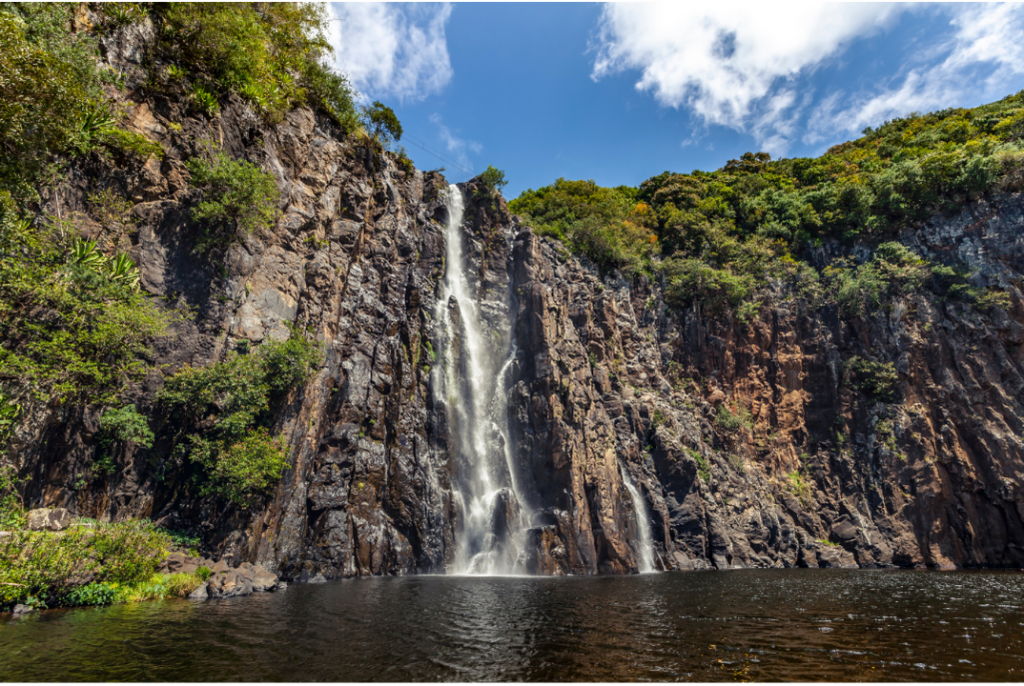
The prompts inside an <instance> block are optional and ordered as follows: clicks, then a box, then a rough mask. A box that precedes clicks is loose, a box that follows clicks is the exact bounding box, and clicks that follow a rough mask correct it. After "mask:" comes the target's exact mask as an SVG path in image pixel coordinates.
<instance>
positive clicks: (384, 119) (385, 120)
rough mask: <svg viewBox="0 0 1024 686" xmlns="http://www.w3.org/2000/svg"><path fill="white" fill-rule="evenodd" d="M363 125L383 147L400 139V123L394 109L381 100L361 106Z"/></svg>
mask: <svg viewBox="0 0 1024 686" xmlns="http://www.w3.org/2000/svg"><path fill="white" fill-rule="evenodd" d="M363 126H364V127H366V132H367V133H368V134H370V136H371V137H372V138H374V139H375V140H377V141H379V142H380V143H381V144H383V145H384V147H389V146H390V145H391V143H394V142H396V141H400V140H401V139H402V124H401V123H400V122H399V121H398V117H397V116H395V112H394V110H392V109H391V108H390V107H388V106H387V105H384V104H382V103H381V102H379V101H378V102H374V103H373V104H372V105H370V106H369V107H364V108H363Z"/></svg>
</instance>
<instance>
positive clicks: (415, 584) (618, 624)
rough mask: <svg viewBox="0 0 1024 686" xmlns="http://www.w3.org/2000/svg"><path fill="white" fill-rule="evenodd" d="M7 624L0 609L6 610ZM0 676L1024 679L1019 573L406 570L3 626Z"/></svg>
mask: <svg viewBox="0 0 1024 686" xmlns="http://www.w3.org/2000/svg"><path fill="white" fill-rule="evenodd" d="M7 616H8V617H9V616H10V615H7ZM0 675H2V676H0V678H3V679H7V680H58V681H70V680H124V679H127V680H133V681H135V680H138V681H141V680H159V681H165V680H166V681H174V680H190V681H220V680H229V681H250V680H277V681H302V680H330V681H420V680H445V681H451V680H475V681H492V680H498V681H530V680H539V681H565V680H583V681H622V680H648V679H653V680H702V681H715V680H748V679H761V680H765V679H786V680H801V681H804V680H809V681H818V680H822V681H832V680H865V679H867V680H905V679H910V680H927V681H937V680H954V679H955V680H983V681H998V680H1012V681H1021V680H1024V573H1021V572H1012V571H1011V572H923V571H862V570H749V571H731V572H689V573H685V572H683V573H668V574H655V575H644V576H633V577H599V578H563V579H546V578H535V577H534V578H526V577H518V578H514V577H487V578H480V577H443V576H433V577H405V578H373V579H352V580H345V581H336V582H331V583H327V584H322V585H317V586H292V587H291V588H289V589H288V590H286V591H284V592H280V593H267V594H260V595H254V596H250V597H248V598H237V599H233V600H225V601H214V602H207V603H193V602H189V601H165V602H154V603H142V604H138V605H123V606H118V607H109V608H96V609H78V610H68V611H57V612H48V613H43V614H42V615H36V616H32V617H29V618H26V619H19V620H11V621H6V622H0Z"/></svg>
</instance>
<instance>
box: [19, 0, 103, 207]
mask: <svg viewBox="0 0 1024 686" xmlns="http://www.w3.org/2000/svg"><path fill="white" fill-rule="evenodd" d="M72 9H73V6H72V5H68V4H58V3H54V4H52V5H50V4H47V3H23V4H15V3H10V4H5V5H4V6H3V7H2V8H0V74H3V78H0V149H2V150H3V154H2V155H0V182H2V187H4V188H5V189H6V190H8V191H9V192H10V193H11V194H12V195H13V196H14V197H16V198H18V199H20V200H32V199H34V198H35V197H36V192H35V190H34V188H33V187H32V185H33V184H34V183H35V182H36V181H37V179H38V178H39V176H40V174H41V173H42V172H43V170H44V168H45V167H46V165H48V164H49V163H50V162H52V161H53V159H54V156H55V155H58V154H60V153H63V152H65V151H69V150H71V149H73V148H74V147H75V146H76V143H77V141H78V139H79V135H80V133H81V122H82V121H83V119H84V118H85V117H86V116H87V113H88V112H89V111H90V109H91V107H92V106H93V104H94V103H96V102H98V101H99V99H100V98H101V97H102V93H101V91H100V88H99V78H98V71H97V69H96V60H95V55H96V42H95V40H94V39H93V38H92V37H90V36H89V35H88V34H87V33H84V32H81V33H72V32H70V31H68V26H70V22H71V13H72Z"/></svg>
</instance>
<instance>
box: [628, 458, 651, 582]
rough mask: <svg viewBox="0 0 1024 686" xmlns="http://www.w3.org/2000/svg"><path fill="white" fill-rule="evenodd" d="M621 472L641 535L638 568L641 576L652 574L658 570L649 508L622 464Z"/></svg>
mask: <svg viewBox="0 0 1024 686" xmlns="http://www.w3.org/2000/svg"><path fill="white" fill-rule="evenodd" d="M619 471H620V472H622V483H623V484H624V485H625V486H626V491H628V492H629V498H630V500H632V501H633V512H634V513H636V526H637V528H638V529H639V534H640V540H639V541H638V542H637V543H638V545H637V548H638V550H637V551H636V552H637V567H638V568H639V571H640V573H641V574H651V573H653V572H656V571H658V570H657V568H655V566H654V538H653V537H652V536H651V521H650V520H649V519H648V518H647V508H645V507H644V501H643V498H642V497H641V496H640V492H639V491H638V490H637V489H636V486H635V485H633V480H632V479H631V478H630V477H629V472H627V471H626V468H625V467H623V466H622V465H621V464H620V465H619Z"/></svg>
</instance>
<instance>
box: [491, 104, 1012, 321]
mask: <svg viewBox="0 0 1024 686" xmlns="http://www.w3.org/2000/svg"><path fill="white" fill-rule="evenodd" d="M1022 135H1024V92H1021V93H1018V94H1016V95H1012V96H1009V97H1007V98H1004V99H1003V100H1000V101H999V102H996V103H992V104H989V105H984V106H981V107H977V108H974V109H949V110H943V111H941V112H933V113H930V114H924V115H921V114H914V115H911V116H908V117H905V118H902V119H896V120H893V121H888V122H885V123H884V124H883V125H882V126H880V127H878V128H877V129H866V130H865V131H864V136H863V137H862V138H860V139H858V140H855V141H851V142H848V143H844V144H842V145H838V146H835V147H833V148H831V149H830V150H829V151H828V152H826V153H825V154H824V155H822V156H821V157H818V158H815V159H809V158H793V159H780V160H772V159H771V158H770V156H769V155H767V154H766V153H746V154H744V155H743V156H742V157H740V159H738V160H730V161H729V162H728V163H727V164H726V165H725V166H724V167H722V168H721V169H719V170H717V171H714V172H704V171H694V172H692V173H691V174H678V173H672V172H665V173H663V174H659V175H658V176H655V177H653V178H650V179H648V180H647V181H645V182H644V183H642V184H641V185H640V187H639V188H628V187H622V186H620V187H618V188H602V187H600V186H598V185H597V184H595V183H594V182H593V181H568V180H565V179H558V180H557V181H555V183H553V184H552V185H550V186H546V187H544V188H540V189H538V190H532V189H531V190H528V191H525V192H524V193H523V194H521V195H520V196H519V197H518V198H516V199H515V200H513V201H511V202H510V203H509V208H510V209H511V211H512V212H515V213H518V214H521V215H523V217H524V219H525V220H526V221H527V222H528V223H530V224H532V225H533V226H534V227H535V229H536V230H537V232H538V233H540V234H543V235H548V236H552V237H554V238H557V239H559V240H561V241H564V242H565V243H566V245H567V246H568V247H569V249H570V250H572V251H573V252H576V253H578V254H581V255H584V256H586V257H589V258H590V259H592V260H593V261H594V262H596V263H597V264H598V265H599V266H600V267H601V269H602V270H609V269H615V268H618V269H622V270H624V272H625V273H626V274H627V275H628V274H637V273H643V272H650V271H660V273H661V274H662V275H663V277H664V279H665V287H666V289H665V297H666V300H667V301H668V302H669V303H670V304H672V305H675V306H677V307H686V306H690V305H693V304H700V305H701V306H702V307H703V308H704V309H705V311H707V312H708V313H711V314H726V313H732V314H734V315H736V316H737V318H738V319H739V320H741V321H745V320H748V319H749V318H750V317H752V316H753V315H754V314H756V312H757V311H758V308H759V306H760V302H761V300H762V299H763V298H764V297H765V296H764V293H765V291H766V289H767V286H768V285H769V284H770V283H772V282H781V283H784V284H788V285H789V286H790V287H792V289H793V291H794V292H795V293H796V295H797V296H799V297H802V298H804V299H806V300H807V301H808V302H810V303H811V304H812V305H815V306H816V305H820V304H825V303H827V302H836V303H837V304H839V305H840V307H841V308H842V310H843V312H844V313H845V314H847V315H850V316H860V315H863V314H866V313H867V312H869V311H870V310H871V309H872V308H875V307H878V306H879V305H880V304H882V303H884V302H886V301H887V300H889V299H891V298H893V297H896V296H898V295H905V294H910V293H913V292H915V291H918V290H920V289H922V288H924V287H932V288H936V289H937V290H938V291H939V292H940V294H945V293H947V291H948V293H949V294H950V295H953V296H956V297H960V298H961V299H962V300H964V301H965V302H969V303H973V304H975V306H976V307H977V308H978V309H980V310H985V309H988V308H991V307H999V306H1003V304H1005V303H1006V302H1007V301H1006V299H1005V297H1000V296H1001V292H998V291H986V292H980V291H977V290H975V291H973V292H972V291H971V289H970V287H969V286H968V285H967V283H966V277H967V276H969V275H966V274H959V273H957V272H955V271H954V270H952V269H951V268H949V267H943V266H942V265H929V264H928V263H927V262H925V261H924V260H922V259H921V258H920V256H918V255H915V254H914V253H913V252H912V251H910V250H909V249H908V248H906V247H905V246H902V245H900V244H899V243H895V242H892V238H891V237H892V235H893V233H894V232H895V230H896V229H898V228H900V227H903V226H906V225H908V223H911V222H917V221H920V220H922V219H925V218H927V217H929V216H931V215H933V214H935V213H938V212H946V211H953V210H956V209H958V208H959V207H961V206H962V205H963V203H964V202H965V201H966V200H967V199H968V198H971V197H975V196H977V195H978V194H981V193H985V192H988V191H991V190H1000V189H1001V190H1019V189H1021V188H1024V140H1022ZM827 240H835V241H838V242H839V244H840V245H845V246H847V247H849V246H850V245H851V244H852V243H853V242H860V243H864V244H867V245H868V246H873V245H877V249H876V250H875V254H874V256H873V257H872V258H871V259H870V260H869V261H868V262H866V263H864V264H855V263H854V261H853V260H852V259H845V260H844V259H839V260H834V261H833V262H832V264H830V265H829V266H827V267H825V268H824V269H823V270H821V271H819V270H818V269H815V268H814V267H812V266H811V265H810V264H809V263H808V261H807V260H809V258H810V257H811V255H812V253H813V252H814V251H815V250H816V249H817V248H818V247H820V246H821V245H822V244H823V242H824V241H827ZM658 256H661V257H662V258H663V259H662V260H661V261H658V260H657V259H656V258H657V257H658ZM934 270H937V272H938V273H937V274H936V275H931V274H930V272H932V271H934Z"/></svg>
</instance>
